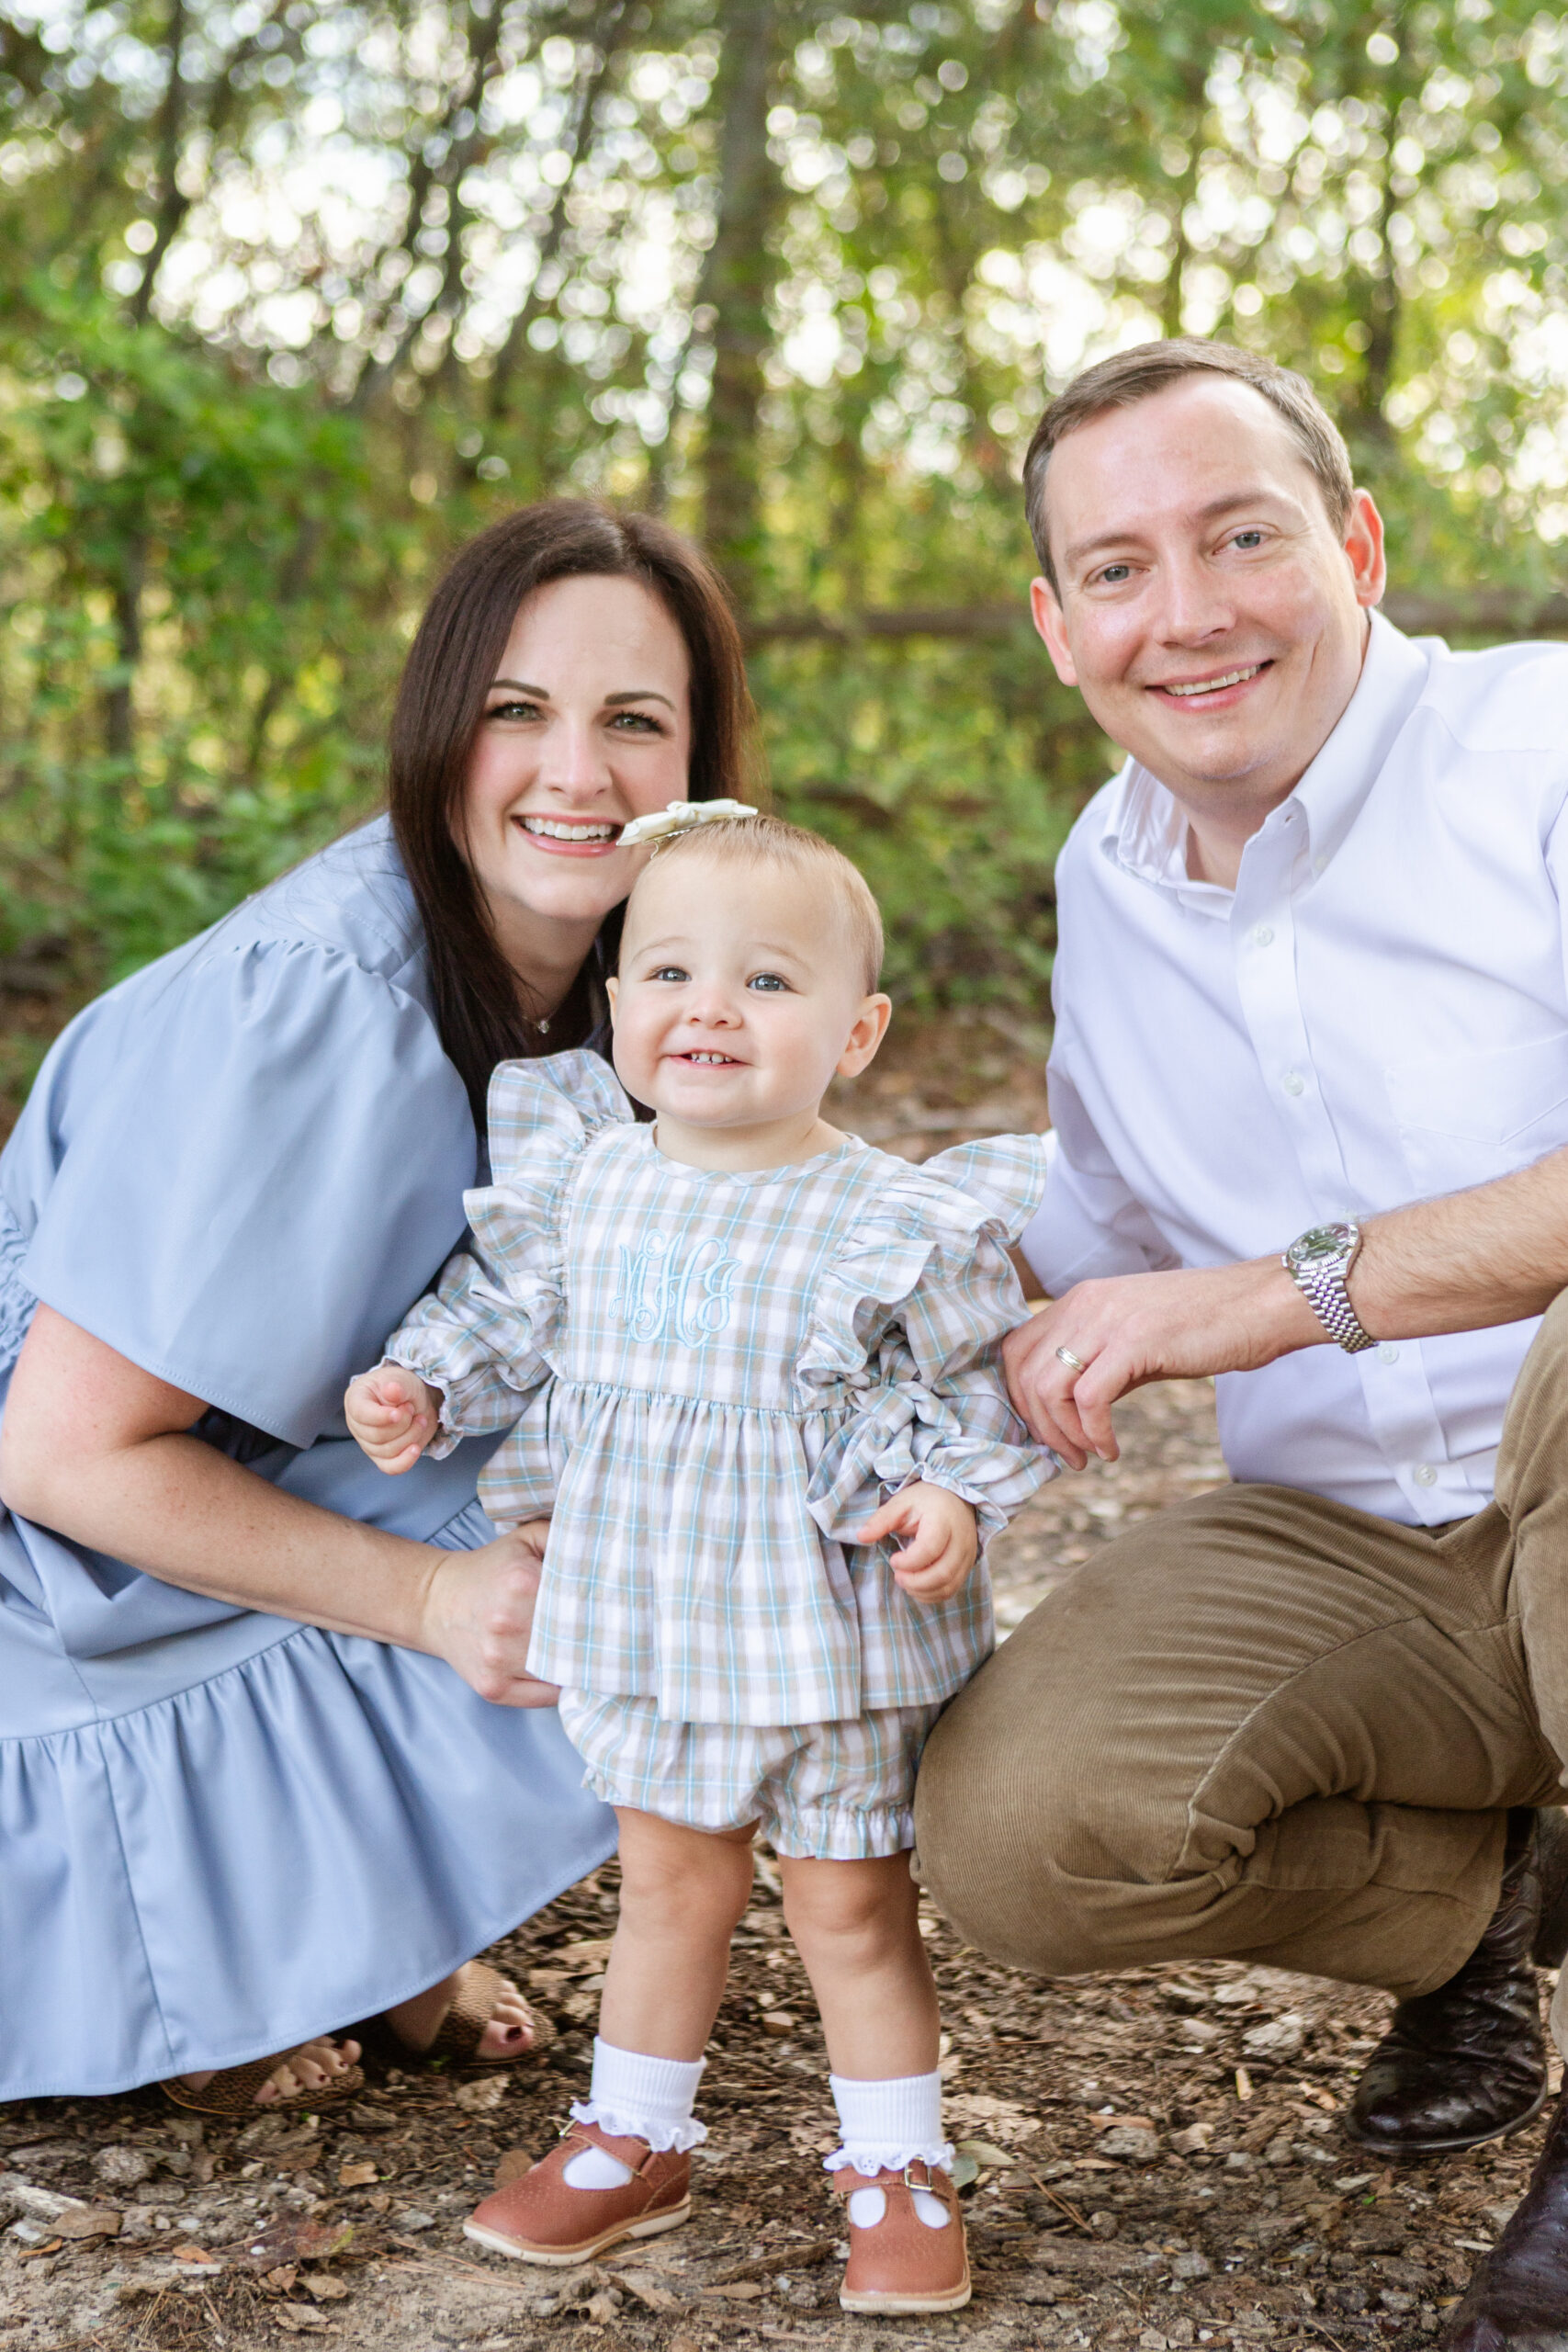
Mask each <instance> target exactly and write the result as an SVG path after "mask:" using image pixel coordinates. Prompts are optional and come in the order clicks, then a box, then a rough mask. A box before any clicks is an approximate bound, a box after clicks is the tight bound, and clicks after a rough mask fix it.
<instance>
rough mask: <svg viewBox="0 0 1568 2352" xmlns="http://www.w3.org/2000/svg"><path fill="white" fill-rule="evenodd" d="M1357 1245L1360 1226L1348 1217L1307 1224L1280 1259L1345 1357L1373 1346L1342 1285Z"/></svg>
mask: <svg viewBox="0 0 1568 2352" xmlns="http://www.w3.org/2000/svg"><path fill="white" fill-rule="evenodd" d="M1360 1246H1361V1228H1360V1227H1359V1225H1358V1224H1357V1223H1356V1222H1355V1219H1354V1218H1353V1217H1348V1218H1347V1219H1346V1220H1345V1222H1344V1223H1343V1224H1341V1225H1312V1226H1309V1227H1307V1229H1306V1231H1305V1232H1304V1233H1303V1234H1301V1235H1299V1236H1298V1237H1297V1238H1296V1239H1295V1240H1294V1241H1292V1244H1291V1246H1290V1248H1289V1249H1288V1250H1286V1252H1285V1254H1284V1257H1283V1258H1282V1259H1281V1260H1280V1263H1281V1265H1282V1266H1283V1267H1284V1269H1285V1272H1287V1273H1288V1274H1289V1276H1290V1277H1291V1280H1292V1282H1293V1283H1294V1284H1295V1286H1296V1288H1297V1289H1298V1290H1299V1291H1300V1292H1301V1295H1302V1296H1303V1298H1304V1299H1305V1300H1306V1302H1307V1305H1308V1306H1310V1307H1311V1308H1312V1311H1313V1313H1314V1315H1315V1316H1316V1317H1317V1319H1318V1321H1319V1322H1320V1323H1321V1324H1322V1326H1323V1328H1324V1329H1325V1331H1326V1332H1327V1334H1328V1336H1329V1338H1330V1339H1331V1340H1337V1342H1338V1344H1339V1346H1340V1347H1342V1348H1343V1349H1344V1351H1345V1352H1346V1354H1347V1355H1348V1356H1354V1355H1359V1353H1360V1351H1361V1350H1362V1349H1363V1348H1371V1347H1375V1346H1376V1345H1377V1342H1376V1340H1374V1339H1373V1338H1372V1335H1371V1332H1370V1331H1363V1330H1362V1329H1361V1318H1360V1317H1359V1315H1358V1314H1357V1312H1356V1310H1355V1308H1354V1307H1353V1306H1351V1304H1350V1294H1349V1292H1348V1290H1347V1288H1346V1287H1345V1285H1346V1283H1347V1282H1348V1279H1349V1274H1350V1269H1351V1267H1352V1266H1353V1265H1354V1264H1355V1262H1356V1252H1357V1251H1358V1250H1359V1248H1360Z"/></svg>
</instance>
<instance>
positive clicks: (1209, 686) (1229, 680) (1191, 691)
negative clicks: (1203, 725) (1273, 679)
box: [1165, 662, 1263, 695]
mask: <svg viewBox="0 0 1568 2352" xmlns="http://www.w3.org/2000/svg"><path fill="white" fill-rule="evenodd" d="M1262 667H1263V664H1262V662H1254V663H1253V664H1252V667H1251V668H1250V670H1230V671H1227V672H1226V673H1225V675H1224V677H1223V678H1200V679H1199V680H1198V682H1197V684H1196V685H1191V686H1167V687H1166V689H1165V691H1166V693H1167V694H1168V695H1217V694H1218V693H1219V692H1220V691H1221V689H1222V688H1223V687H1224V686H1239V685H1244V684H1246V682H1247V679H1248V678H1256V677H1257V675H1258V672H1259V670H1261V669H1262Z"/></svg>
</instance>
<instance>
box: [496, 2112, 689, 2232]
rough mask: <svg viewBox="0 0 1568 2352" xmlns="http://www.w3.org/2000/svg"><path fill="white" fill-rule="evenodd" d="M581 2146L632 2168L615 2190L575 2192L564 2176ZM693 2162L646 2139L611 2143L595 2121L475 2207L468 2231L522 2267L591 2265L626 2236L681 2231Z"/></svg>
mask: <svg viewBox="0 0 1568 2352" xmlns="http://www.w3.org/2000/svg"><path fill="white" fill-rule="evenodd" d="M584 2148H603V2149H604V2153H605V2154H606V2155H610V2156H615V2157H618V2158H619V2160H620V2162H621V2163H622V2164H624V2165H628V2166H629V2167H630V2170H631V2176H632V2177H631V2178H630V2180H627V2181H623V2182H622V2184H621V2186H620V2187H619V2188H572V2187H571V2185H570V2182H569V2181H567V2180H564V2179H563V2178H562V2177H561V2176H562V2174H563V2173H564V2172H565V2170H566V2168H567V2166H568V2165H569V2164H570V2162H571V2160H572V2158H573V2156H579V2155H581V2154H582V2151H583V2150H584ZM691 2183H692V2159H691V2157H690V2156H689V2155H688V2154H683V2153H682V2151H681V2150H679V2149H676V2148H669V2149H659V2148H650V2147H649V2144H648V2142H647V2141H646V2140H632V2139H612V2137H611V2136H610V2134H609V2132H607V2131H601V2130H600V2129H599V2126H598V2125H597V2124H596V2123H572V2124H570V2125H569V2126H568V2128H567V2130H566V2131H565V2132H564V2133H563V2134H562V2136H561V2140H560V2143H559V2145H558V2147H555V2148H552V2149H551V2151H550V2153H549V2154H548V2155H547V2156H543V2157H541V2158H540V2160H539V2162H538V2163H537V2164H536V2165H534V2167H533V2169H532V2170H531V2171H529V2172H525V2173H524V2174H523V2176H522V2177H521V2178H520V2179H518V2180H509V2181H508V2182H507V2184H506V2187H505V2188H498V2189H497V2190H496V2192H495V2194H494V2196H493V2197H487V2198H486V2199H485V2200H484V2203H483V2204H482V2205H480V2206H478V2207H476V2209H475V2211H473V2213H472V2214H471V2215H470V2216H469V2218H468V2221H466V2222H464V2224H463V2234H464V2236H465V2237H470V2238H472V2239H473V2240H474V2242H475V2244H476V2245H488V2246H489V2247H490V2248H491V2251H492V2252H493V2253H495V2254H510V2255H512V2256H513V2257H514V2258H515V2259H516V2260H517V2261H519V2262H543V2263H553V2264H556V2265H558V2266H559V2267H563V2268H564V2267H568V2266H569V2265H570V2264H571V2263H574V2262H586V2261H587V2260H588V2259H589V2257H590V2256H592V2255H595V2254H603V2252H604V2248H605V2247H606V2246H611V2245H619V2244H620V2242H621V2240H622V2239H623V2238H652V2237H658V2236H659V2235H660V2232H661V2231H664V2230H674V2229H679V2227H680V2225H681V2223H682V2222H683V2221H684V2220H685V2219H686V2217H687V2215H688V2214H689V2213H690V2211H691V2210H692V2199H691V2196H690V2194H689V2191H690V2188H691Z"/></svg>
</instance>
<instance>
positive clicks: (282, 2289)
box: [262, 2262, 299, 2295]
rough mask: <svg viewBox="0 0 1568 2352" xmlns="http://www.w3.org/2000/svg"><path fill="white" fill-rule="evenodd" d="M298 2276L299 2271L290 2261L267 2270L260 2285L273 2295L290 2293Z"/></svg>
mask: <svg viewBox="0 0 1568 2352" xmlns="http://www.w3.org/2000/svg"><path fill="white" fill-rule="evenodd" d="M297 2278H299V2272H298V2270H296V2269H295V2267H294V2265H293V2264H292V2263H291V2262H290V2263H286V2264H284V2265H283V2266H282V2267H281V2268H279V2269H276V2270H269V2271H268V2272H267V2274H266V2276H265V2278H264V2279H263V2280H262V2285H263V2286H264V2287H265V2288H267V2289H268V2290H269V2291H270V2292H271V2293H273V2294H275V2295H291V2294H292V2293H293V2292H294V2283H295V2281H296V2279H297Z"/></svg>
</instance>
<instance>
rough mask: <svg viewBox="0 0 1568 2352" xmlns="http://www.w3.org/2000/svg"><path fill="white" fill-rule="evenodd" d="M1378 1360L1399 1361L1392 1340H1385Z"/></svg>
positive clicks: (1379, 1351) (1384, 1361)
mask: <svg viewBox="0 0 1568 2352" xmlns="http://www.w3.org/2000/svg"><path fill="white" fill-rule="evenodd" d="M1378 1362H1379V1363H1398V1362H1399V1350H1398V1349H1397V1348H1396V1347H1395V1346H1394V1344H1393V1340H1383V1342H1382V1346H1381V1347H1380V1348H1379V1350H1378ZM1416 1475H1417V1476H1419V1475H1420V1473H1419V1472H1417V1474H1416Z"/></svg>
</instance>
